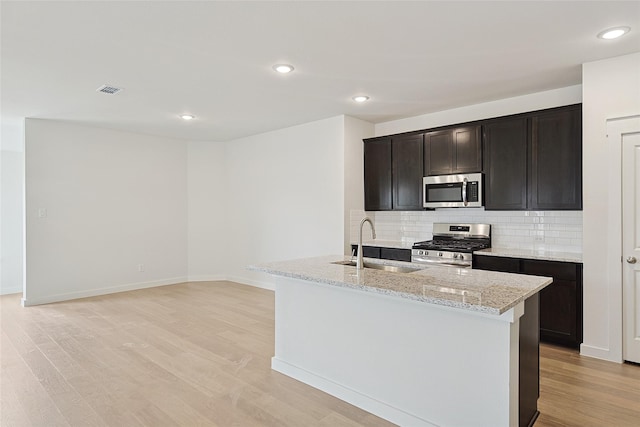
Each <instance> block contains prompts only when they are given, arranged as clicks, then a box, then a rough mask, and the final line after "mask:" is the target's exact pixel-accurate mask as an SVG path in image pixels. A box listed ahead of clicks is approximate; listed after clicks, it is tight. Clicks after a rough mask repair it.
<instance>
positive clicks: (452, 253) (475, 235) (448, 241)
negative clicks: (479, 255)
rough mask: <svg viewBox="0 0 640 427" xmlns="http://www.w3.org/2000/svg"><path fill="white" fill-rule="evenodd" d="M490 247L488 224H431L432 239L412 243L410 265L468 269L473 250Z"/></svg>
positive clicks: (489, 228)
mask: <svg viewBox="0 0 640 427" xmlns="http://www.w3.org/2000/svg"><path fill="white" fill-rule="evenodd" d="M490 247H491V225H489V224H448V223H435V224H433V240H427V241H424V242H416V243H414V244H413V247H412V249H411V262H415V263H420V264H438V265H443V266H451V267H458V268H471V261H472V254H473V252H474V251H478V250H480V249H486V248H490Z"/></svg>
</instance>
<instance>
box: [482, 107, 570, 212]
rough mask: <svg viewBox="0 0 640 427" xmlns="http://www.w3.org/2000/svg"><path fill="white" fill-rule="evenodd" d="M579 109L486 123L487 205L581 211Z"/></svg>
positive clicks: (541, 112) (538, 113) (547, 112)
mask: <svg viewBox="0 0 640 427" xmlns="http://www.w3.org/2000/svg"><path fill="white" fill-rule="evenodd" d="M581 120H582V107H581V105H571V106H568V107H560V108H554V109H550V110H544V111H538V112H533V113H528V114H522V115H518V116H511V117H504V118H499V119H493V120H490V121H487V122H486V123H485V124H484V171H485V209H487V210H581V209H582V124H581Z"/></svg>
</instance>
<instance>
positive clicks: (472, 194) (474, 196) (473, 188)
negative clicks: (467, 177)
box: [467, 181, 478, 202]
mask: <svg viewBox="0 0 640 427" xmlns="http://www.w3.org/2000/svg"><path fill="white" fill-rule="evenodd" d="M467 200H468V201H470V202H477V201H478V181H471V182H469V183H468V184H467Z"/></svg>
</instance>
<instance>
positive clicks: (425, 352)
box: [271, 277, 538, 427]
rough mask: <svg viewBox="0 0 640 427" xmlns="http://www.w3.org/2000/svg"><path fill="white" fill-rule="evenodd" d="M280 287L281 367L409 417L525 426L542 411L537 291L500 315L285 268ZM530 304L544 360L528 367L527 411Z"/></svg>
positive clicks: (387, 413) (371, 407) (277, 361)
mask: <svg viewBox="0 0 640 427" xmlns="http://www.w3.org/2000/svg"><path fill="white" fill-rule="evenodd" d="M275 296H276V304H275V314H276V320H275V331H276V343H275V356H274V357H273V359H272V364H271V366H272V368H273V369H274V370H276V371H278V372H281V373H283V374H285V375H288V376H290V377H293V378H295V379H297V380H299V381H302V382H304V383H306V384H309V385H311V386H313V387H315V388H318V389H320V390H323V391H325V392H327V393H329V394H331V395H333V396H336V397H338V398H340V399H342V400H344V401H346V402H349V403H351V404H353V405H355V406H357V407H359V408H362V409H364V410H366V411H368V412H371V413H373V414H375V415H377V416H379V417H381V418H384V419H386V420H389V421H391V422H393V423H396V424H398V425H401V426H434V425H435V426H456V427H462V426H474V427H477V426H491V427H499V426H518V425H522V424H523V422H524V425H527V424H530V423H533V422H534V421H535V418H536V417H537V408H536V402H537V392H538V390H537V381H538V376H537V375H538V365H537V358H538V353H537V351H538V348H537V345H538V343H537V329H536V328H537V322H538V318H537V294H535V295H534V296H532V297H531V298H529V299H528V300H527V301H526V304H525V301H523V302H520V303H518V304H517V305H516V306H515V307H513V308H510V309H509V310H507V311H506V312H504V313H503V314H501V315H495V314H486V313H481V312H474V311H470V310H464V309H460V308H452V307H446V306H440V305H435V304H428V303H424V302H419V301H412V300H408V299H403V298H399V297H395V296H389V295H382V294H376V293H371V292H363V291H360V290H357V289H349V288H344V287H339V286H333V285H328V284H322V283H315V282H311V281H306V280H301V279H292V278H288V277H277V278H276V292H275ZM525 306H526V307H527V310H529V311H530V312H533V311H535V313H532V314H531V315H532V316H534V317H535V319H534V323H535V325H533V327H532V329H531V330H532V331H533V332H532V334H533V342H532V343H531V344H532V345H531V346H530V350H531V351H532V352H535V355H533V354H532V355H531V359H532V360H533V359H535V369H533V370H529V371H528V372H527V371H525V374H526V375H525V376H530V377H531V378H529V380H528V382H529V383H530V386H529V387H530V388H531V389H533V388H535V390H531V393H532V394H533V395H535V396H534V397H533V398H532V399H533V400H532V401H531V402H530V404H532V405H533V409H531V411H532V412H533V413H535V414H533V415H531V414H527V415H526V417H525V418H526V419H525V420H524V421H523V420H519V404H520V403H519V369H520V360H519V346H520V344H519V342H520V333H521V332H520V318H521V316H523V314H524V311H525ZM534 329H536V330H535V331H534ZM525 335H526V334H525ZM530 335H531V334H530ZM533 356H535V357H533ZM529 406H531V405H529Z"/></svg>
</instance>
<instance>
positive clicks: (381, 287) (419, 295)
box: [249, 255, 552, 315]
mask: <svg viewBox="0 0 640 427" xmlns="http://www.w3.org/2000/svg"><path fill="white" fill-rule="evenodd" d="M350 259H351V258H350V257H345V256H341V255H330V256H323V257H316V258H305V259H296V260H290V261H281V262H273V263H267V264H260V265H256V266H250V267H249V269H250V270H253V271H260V272H264V273H269V274H273V275H277V276H284V277H289V278H294V279H302V280H307V281H310V282H316V283H322V284H326V285H332V286H339V287H344V288H350V289H356V290H361V291H364V292H372V293H378V294H383V295H390V296H395V297H400V298H406V299H409V300H413V301H420V302H424V303H429V304H437V305H443V306H448V307H455V308H459V309H464V310H469V311H474V312H481V313H487V314H491V315H500V314H502V313H504V312H506V311H507V310H509V309H510V308H512V307H515V306H516V305H517V304H518V303H520V302H521V301H524V300H525V299H527V298H528V297H530V296H531V295H534V294H535V293H537V292H539V291H540V290H541V289H543V288H544V287H545V286H547V285H549V284H550V283H551V281H552V279H551V278H549V277H540V276H524V275H521V274H511V273H498V272H493V271H484V270H472V269H470V268H466V269H465V268H451V267H439V266H423V265H418V264H412V263H407V262H401V261H389V260H380V259H371V258H365V261H366V262H369V263H372V264H385V265H397V266H405V267H413V268H417V269H418V271H416V272H413V273H392V272H388V271H381V270H375V269H371V268H365V269H364V270H361V271H360V272H359V273H358V271H357V270H356V268H355V267H353V266H346V265H340V264H333V262H336V261H348V260H350Z"/></svg>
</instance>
